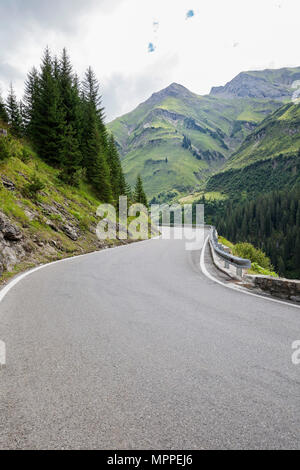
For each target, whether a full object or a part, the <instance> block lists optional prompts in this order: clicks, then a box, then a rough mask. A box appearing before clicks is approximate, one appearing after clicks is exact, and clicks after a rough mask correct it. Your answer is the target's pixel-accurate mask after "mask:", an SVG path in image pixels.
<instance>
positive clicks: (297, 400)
mask: <svg viewBox="0 0 300 470" xmlns="http://www.w3.org/2000/svg"><path fill="white" fill-rule="evenodd" d="M184 247H185V245H184V241H181V240H168V241H167V240H151V241H147V242H142V243H136V244H132V245H128V246H126V247H121V248H119V249H114V250H107V251H105V252H100V253H96V254H92V255H87V256H84V257H80V258H75V259H72V260H69V261H67V262H62V263H58V264H54V265H50V266H48V267H46V268H45V269H42V270H40V271H38V272H35V273H33V274H31V275H30V276H28V277H26V278H25V279H24V280H22V281H21V282H20V283H19V284H18V285H16V286H15V287H14V288H13V289H12V290H11V291H10V292H9V293H8V294H7V295H6V297H5V298H4V300H3V301H2V303H1V304H0V339H1V340H3V341H5V342H6V346H7V367H6V369H2V370H0V448H1V449H11V448H13V449H62V448H64V449H95V448H97V449H257V448H263V449H270V448H277V449H281V448H283V449H288V448H293V449H299V448H300V366H295V365H293V364H292V360H291V356H292V352H293V351H292V348H291V345H292V342H293V341H295V340H297V339H300V310H299V309H296V308H293V307H291V306H288V305H283V304H280V303H273V302H270V301H268V300H267V299H264V298H256V297H251V296H248V295H245V294H244V293H240V292H236V291H233V290H231V289H228V288H226V287H224V286H221V285H218V284H215V283H214V282H213V281H211V280H209V279H208V278H207V277H205V276H204V274H203V273H202V272H201V270H200V267H199V258H200V251H191V252H190V251H185V249H184ZM206 263H207V265H208V267H209V270H211V271H212V272H213V271H214V268H213V267H212V266H211V259H210V255H209V253H208V252H207V253H206ZM215 275H218V274H217V273H216V272H215ZM224 278H225V276H224ZM224 280H225V281H226V279H224Z"/></svg>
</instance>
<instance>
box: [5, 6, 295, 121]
mask: <svg viewBox="0 0 300 470" xmlns="http://www.w3.org/2000/svg"><path fill="white" fill-rule="evenodd" d="M299 26H300V2H299V0H263V1H262V0H243V1H241V0H226V1H225V0H0V87H1V89H2V95H3V96H5V95H6V93H7V89H8V87H9V83H10V82H11V81H12V82H13V85H14V87H15V89H16V91H17V94H18V97H19V98H21V96H22V93H23V82H24V79H25V77H26V74H27V72H28V71H29V70H30V69H31V68H32V66H33V65H36V66H38V65H39V63H40V58H41V56H42V53H43V50H44V48H45V47H46V45H48V46H49V47H50V49H51V51H52V52H53V54H58V55H59V54H60V51H61V49H62V48H63V47H66V48H67V49H68V52H69V54H70V56H71V59H72V62H73V64H74V68H75V69H76V71H77V72H78V73H79V75H80V76H83V74H84V71H85V69H86V68H87V67H88V66H89V65H91V66H92V67H93V69H94V70H95V72H96V74H97V76H98V79H99V81H100V84H101V92H102V97H103V104H104V106H105V109H106V119H107V121H110V120H112V119H114V118H115V117H117V116H120V115H122V114H124V113H126V112H129V111H131V110H132V109H134V108H135V107H136V106H137V105H138V104H139V103H141V102H142V101H145V100H146V99H147V98H149V96H151V95H152V93H154V92H156V91H159V90H160V89H162V88H165V87H166V86H168V85H169V84H171V83H173V82H176V83H180V84H182V85H184V86H186V87H187V88H188V89H190V90H191V91H193V92H195V93H198V94H206V93H209V92H210V89H211V87H212V86H219V85H224V84H225V83H226V82H228V81H229V80H231V79H232V78H233V77H234V76H235V75H237V74H238V73H239V72H241V71H246V70H261V69H265V68H280V67H293V66H300V49H299V36H298V31H299V30H300V28H299Z"/></svg>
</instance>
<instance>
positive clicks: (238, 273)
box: [236, 267, 243, 277]
mask: <svg viewBox="0 0 300 470" xmlns="http://www.w3.org/2000/svg"><path fill="white" fill-rule="evenodd" d="M236 274H237V276H240V277H243V269H242V268H240V267H238V268H236Z"/></svg>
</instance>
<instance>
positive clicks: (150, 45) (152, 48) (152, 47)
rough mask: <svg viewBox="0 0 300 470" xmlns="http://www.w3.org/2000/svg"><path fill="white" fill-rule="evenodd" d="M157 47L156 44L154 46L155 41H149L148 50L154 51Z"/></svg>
mask: <svg viewBox="0 0 300 470" xmlns="http://www.w3.org/2000/svg"><path fill="white" fill-rule="evenodd" d="M155 49H156V46H154V44H153V42H149V44H148V52H154V51H155Z"/></svg>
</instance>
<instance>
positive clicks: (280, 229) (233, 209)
mask: <svg viewBox="0 0 300 470" xmlns="http://www.w3.org/2000/svg"><path fill="white" fill-rule="evenodd" d="M215 223H216V226H217V229H218V231H219V233H220V234H221V235H223V236H225V237H226V238H228V239H229V240H230V241H232V242H233V243H238V242H250V243H252V244H253V245H255V246H257V247H258V248H260V249H262V250H263V251H264V252H265V253H266V254H267V255H268V256H269V257H270V259H271V262H272V264H273V266H274V268H275V270H276V271H277V272H278V273H279V274H280V275H281V276H286V277H288V278H300V186H297V187H294V188H293V189H291V190H285V191H272V192H270V193H267V194H262V195H259V196H258V197H256V198H254V199H253V200H248V201H243V202H240V203H238V204H237V205H233V204H232V203H231V202H228V203H227V204H225V205H224V206H223V208H222V214H221V213H218V214H217V216H216V217H215Z"/></svg>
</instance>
